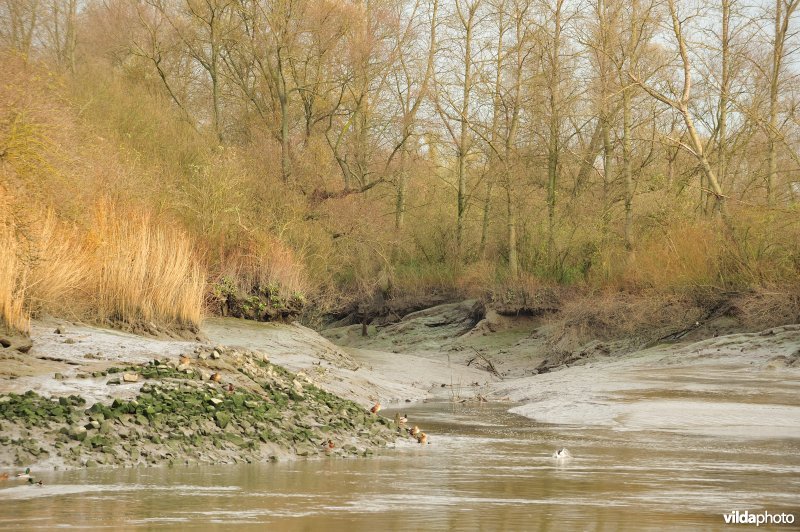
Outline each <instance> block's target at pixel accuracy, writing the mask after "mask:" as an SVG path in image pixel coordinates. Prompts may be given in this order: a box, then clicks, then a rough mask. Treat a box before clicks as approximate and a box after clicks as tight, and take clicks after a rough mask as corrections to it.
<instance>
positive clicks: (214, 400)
mask: <svg viewBox="0 0 800 532" xmlns="http://www.w3.org/2000/svg"><path fill="white" fill-rule="evenodd" d="M208 402H209V403H211V404H212V405H214V406H219V405H221V404H222V403H224V402H225V401H223V400H222V399H220V398H219V397H212V398H211V399H209V400H208Z"/></svg>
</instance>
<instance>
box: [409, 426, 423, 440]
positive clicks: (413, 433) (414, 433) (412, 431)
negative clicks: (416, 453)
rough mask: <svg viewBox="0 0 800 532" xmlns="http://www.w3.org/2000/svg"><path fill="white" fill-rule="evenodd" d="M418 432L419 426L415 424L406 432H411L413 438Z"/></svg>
mask: <svg viewBox="0 0 800 532" xmlns="http://www.w3.org/2000/svg"><path fill="white" fill-rule="evenodd" d="M419 432H420V431H419V427H418V426H416V425H414V427H413V428H411V429H409V430H408V433H409V434H411V435H412V436H414V437H415V438H416V437H417V435H419Z"/></svg>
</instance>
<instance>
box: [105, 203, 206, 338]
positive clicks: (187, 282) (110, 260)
mask: <svg viewBox="0 0 800 532" xmlns="http://www.w3.org/2000/svg"><path fill="white" fill-rule="evenodd" d="M89 239H90V241H91V242H92V244H93V246H92V247H93V249H92V250H91V256H90V257H89V260H90V268H91V273H90V286H91V287H92V292H93V295H92V298H93V299H94V301H95V310H96V313H97V317H98V318H99V319H111V320H115V321H122V322H125V323H137V322H139V321H144V322H151V321H159V322H167V323H172V324H178V325H182V326H194V327H196V326H199V325H200V321H201V319H202V308H203V296H204V292H205V276H204V274H203V272H202V271H201V269H200V267H199V263H198V260H197V258H196V257H195V254H194V251H193V249H192V246H191V243H190V241H189V240H188V238H187V237H186V236H185V235H184V234H183V233H182V232H180V231H177V230H174V229H167V228H165V227H164V226H159V225H156V224H154V223H153V222H152V221H151V220H150V218H149V217H147V216H145V215H142V216H133V217H130V218H125V219H120V218H119V217H117V216H114V215H113V212H108V211H107V210H105V209H100V210H98V213H97V216H95V225H94V227H93V230H92V231H91V232H90V234H89Z"/></svg>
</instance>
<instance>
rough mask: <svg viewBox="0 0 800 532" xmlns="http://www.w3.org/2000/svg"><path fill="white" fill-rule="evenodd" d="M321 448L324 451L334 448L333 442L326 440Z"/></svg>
mask: <svg viewBox="0 0 800 532" xmlns="http://www.w3.org/2000/svg"><path fill="white" fill-rule="evenodd" d="M322 446H323V447H325V450H331V449H333V448H334V447H336V444H335V443H333V440H328V441H327V442H325V443H323V444H322Z"/></svg>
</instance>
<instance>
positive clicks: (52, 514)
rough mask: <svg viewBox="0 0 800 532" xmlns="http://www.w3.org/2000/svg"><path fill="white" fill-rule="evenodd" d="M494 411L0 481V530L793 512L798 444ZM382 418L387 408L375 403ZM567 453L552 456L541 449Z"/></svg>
mask: <svg viewBox="0 0 800 532" xmlns="http://www.w3.org/2000/svg"><path fill="white" fill-rule="evenodd" d="M506 408H508V405H489V406H486V405H483V406H464V405H458V406H455V407H454V406H452V405H449V404H427V405H421V406H418V407H414V408H413V409H409V410H408V411H407V413H408V415H409V418H410V421H411V422H412V423H416V424H418V425H419V426H420V427H421V428H423V429H424V430H426V431H427V432H428V434H430V437H431V443H430V444H429V445H426V446H421V445H418V444H416V443H414V444H412V443H410V442H409V443H405V442H403V443H401V444H399V445H398V448H397V449H396V450H387V451H386V452H384V453H382V454H381V455H380V456H376V457H372V458H365V459H337V458H329V459H323V460H313V461H297V462H293V463H278V464H263V465H242V466H220V467H176V468H171V469H166V468H158V469H137V470H109V471H101V470H83V471H72V472H61V473H59V472H55V473H53V472H51V473H42V474H41V475H40V476H41V478H43V479H44V480H45V483H46V485H45V486H43V487H36V486H28V485H20V484H13V483H5V484H3V485H0V528H8V529H21V528H44V529H51V528H53V527H54V525H58V524H62V525H70V526H75V527H83V528H136V527H143V528H154V527H157V528H172V527H175V528H178V527H180V528H192V527H194V528H196V529H203V530H209V529H211V530H213V529H223V528H225V527H229V526H231V525H233V526H236V527H237V528H242V527H251V526H252V527H253V528H257V527H258V528H263V527H264V526H265V525H267V526H269V527H270V529H274V530H321V529H325V530H348V531H353V530H381V529H407V530H421V529H464V530H467V529H468V530H475V529H485V530H497V529H509V530H523V529H528V530H529V529H538V530H570V529H582V530H620V529H629V530H643V529H653V530H657V529H664V528H665V527H668V528H671V529H687V530H693V529H698V528H702V529H723V528H725V525H724V522H723V518H722V514H723V513H726V512H730V511H732V510H735V509H739V510H750V511H757V510H764V509H766V510H769V511H772V512H781V511H784V512H786V511H789V512H794V514H795V515H796V516H797V518H798V519H800V441H798V440H762V441H758V440H741V441H730V440H728V441H723V440H721V439H719V438H717V439H714V438H706V437H699V436H680V435H675V434H670V433H659V432H613V431H608V430H598V429H591V430H586V429H580V428H573V429H570V428H564V427H552V426H543V425H538V424H536V423H534V422H531V421H530V420H527V419H525V418H521V417H517V416H514V415H513V414H508V413H507V412H505V409H506ZM385 415H386V416H387V417H390V418H392V417H394V412H386V414H385ZM561 446H566V447H568V448H569V449H570V450H571V451H572V453H573V455H574V456H575V458H574V459H572V460H570V461H568V462H566V463H557V462H556V461H555V460H553V459H552V458H550V456H551V454H552V452H553V450H554V449H556V448H557V447H561Z"/></svg>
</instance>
